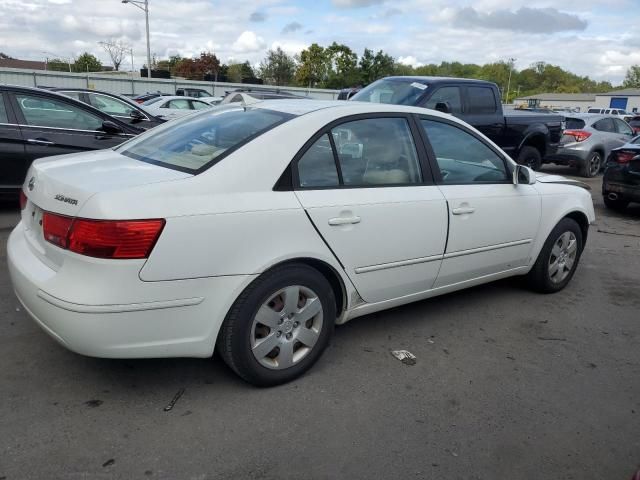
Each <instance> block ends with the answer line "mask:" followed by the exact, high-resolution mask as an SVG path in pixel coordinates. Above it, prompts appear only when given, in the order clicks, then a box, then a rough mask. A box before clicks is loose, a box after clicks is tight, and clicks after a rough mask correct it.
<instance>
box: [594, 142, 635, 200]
mask: <svg viewBox="0 0 640 480" xmlns="http://www.w3.org/2000/svg"><path fill="white" fill-rule="evenodd" d="M602 196H603V197H604V204H605V205H606V206H607V207H609V208H611V209H613V210H624V209H625V208H627V205H629V203H631V202H639V203H640V137H636V138H634V139H633V140H631V141H630V142H629V143H627V144H626V145H623V146H622V147H620V148H615V149H613V150H611V155H610V156H609V160H608V162H607V165H606V167H605V170H604V176H603V178H602Z"/></svg>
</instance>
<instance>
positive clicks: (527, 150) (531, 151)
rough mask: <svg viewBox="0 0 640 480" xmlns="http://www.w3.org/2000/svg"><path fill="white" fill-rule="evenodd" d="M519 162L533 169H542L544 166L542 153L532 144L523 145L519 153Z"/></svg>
mask: <svg viewBox="0 0 640 480" xmlns="http://www.w3.org/2000/svg"><path fill="white" fill-rule="evenodd" d="M518 163H519V164H520V165H524V166H526V167H529V168H530V169H532V170H540V167H541V166H542V155H540V152H539V151H538V149H537V148H535V147H531V146H525V147H522V150H520V153H519V154H518Z"/></svg>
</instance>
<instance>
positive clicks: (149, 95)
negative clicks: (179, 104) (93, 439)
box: [133, 92, 171, 104]
mask: <svg viewBox="0 0 640 480" xmlns="http://www.w3.org/2000/svg"><path fill="white" fill-rule="evenodd" d="M170 95H171V94H170V93H162V92H147V93H143V94H142V95H137V96H135V97H133V101H134V102H136V103H140V104H142V103H144V102H148V101H149V100H151V99H152V98H158V97H162V96H165V97H167V96H170Z"/></svg>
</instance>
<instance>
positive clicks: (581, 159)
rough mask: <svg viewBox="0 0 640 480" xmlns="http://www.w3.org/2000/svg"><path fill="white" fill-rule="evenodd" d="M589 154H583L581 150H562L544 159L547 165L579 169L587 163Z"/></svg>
mask: <svg viewBox="0 0 640 480" xmlns="http://www.w3.org/2000/svg"><path fill="white" fill-rule="evenodd" d="M588 154H589V152H583V151H581V150H574V151H572V150H566V149H562V148H560V149H558V151H557V152H556V153H554V154H552V155H547V156H546V157H544V161H545V163H555V164H557V165H569V166H571V167H578V166H580V165H583V164H584V163H585V162H586V161H587V156H588Z"/></svg>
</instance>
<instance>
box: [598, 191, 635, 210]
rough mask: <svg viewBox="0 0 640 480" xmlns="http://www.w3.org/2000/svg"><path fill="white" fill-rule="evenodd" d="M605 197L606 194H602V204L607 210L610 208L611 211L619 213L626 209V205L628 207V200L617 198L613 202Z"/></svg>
mask: <svg viewBox="0 0 640 480" xmlns="http://www.w3.org/2000/svg"><path fill="white" fill-rule="evenodd" d="M607 195H608V194H606V193H605V194H604V204H605V206H606V207H607V208H610V209H611V210H617V211H621V210H624V209H625V208H627V205H629V200H625V199H624V198H622V197H618V198H616V199H615V200H613V199H611V198H609V197H608V196H607Z"/></svg>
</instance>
